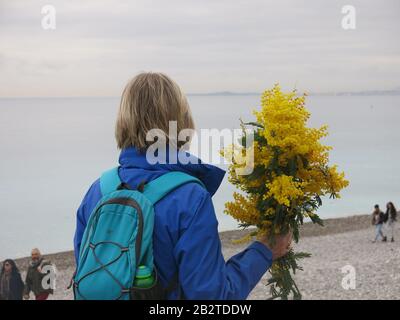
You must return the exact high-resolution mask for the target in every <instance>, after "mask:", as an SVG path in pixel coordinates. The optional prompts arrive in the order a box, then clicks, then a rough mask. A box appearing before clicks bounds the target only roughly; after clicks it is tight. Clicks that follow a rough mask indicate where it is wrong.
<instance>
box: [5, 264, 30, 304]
mask: <svg viewBox="0 0 400 320" xmlns="http://www.w3.org/2000/svg"><path fill="white" fill-rule="evenodd" d="M23 291H24V282H23V281H22V279H21V274H20V273H19V270H18V268H17V265H16V264H15V262H14V261H13V260H11V259H7V260H5V261H4V263H3V267H2V268H1V273H0V300H22V293H23Z"/></svg>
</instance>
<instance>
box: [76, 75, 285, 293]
mask: <svg viewBox="0 0 400 320" xmlns="http://www.w3.org/2000/svg"><path fill="white" fill-rule="evenodd" d="M171 123H174V124H175V127H176V128H177V131H178V134H179V133H180V132H182V130H185V129H194V121H193V119H192V116H191V112H190V109H189V105H188V103H187V100H186V97H185V96H184V95H183V93H182V92H181V90H180V88H179V87H178V85H177V84H176V83H175V82H174V81H172V80H171V79H170V78H169V77H168V76H166V75H164V74H161V73H141V74H139V75H137V76H136V77H135V78H133V79H132V80H131V81H130V82H129V83H128V85H127V86H126V88H125V90H124V92H123V94H122V98H121V104H120V108H119V112H118V116H117V122H116V130H115V136H116V140H117V145H118V147H119V149H121V154H120V157H119V164H120V167H119V172H118V173H119V176H120V179H121V180H122V181H123V182H124V183H126V184H128V185H129V186H130V187H131V188H135V189H136V188H138V186H139V185H141V183H142V182H143V181H146V182H149V181H151V180H153V179H155V178H158V177H160V176H161V175H163V174H165V173H167V172H170V171H181V172H184V173H187V174H189V175H192V176H195V177H196V178H198V179H200V180H201V181H202V182H203V184H204V186H205V189H204V188H203V187H202V186H200V185H198V184H196V183H187V184H185V185H182V186H181V187H179V188H177V189H175V190H174V191H172V192H171V193H169V194H168V195H167V196H165V197H164V198H163V199H162V200H160V201H159V202H157V203H156V205H155V207H154V208H155V223H154V233H153V248H154V263H155V265H156V267H157V270H158V272H159V276H160V279H161V284H162V285H163V286H164V287H166V286H167V284H169V283H170V282H171V281H172V279H173V277H174V275H176V274H178V275H179V276H178V281H177V282H178V284H177V287H178V288H177V289H175V290H174V291H172V292H171V294H170V295H169V296H168V298H169V299H177V298H179V297H180V296H182V295H183V296H184V297H185V298H186V299H245V298H247V296H248V295H249V293H250V292H251V290H252V289H253V288H254V287H255V285H256V284H257V283H258V282H259V281H260V279H261V277H262V276H263V275H264V273H265V272H266V271H267V270H268V269H269V268H270V267H271V264H272V261H273V260H274V259H277V258H279V257H281V256H283V255H285V254H286V253H287V251H288V249H289V245H290V242H291V235H289V234H288V235H284V236H281V237H278V239H277V241H275V243H274V245H271V244H270V243H269V242H268V240H267V238H265V239H260V240H259V241H255V242H253V243H252V244H251V245H249V246H248V247H247V248H246V249H245V250H244V251H242V252H240V253H238V254H236V255H235V256H233V257H232V258H230V259H229V260H228V261H227V262H225V260H224V257H223V255H222V252H221V242H220V239H219V235H218V221H217V218H216V215H215V212H214V207H213V203H212V200H211V197H212V196H213V195H214V193H215V192H216V191H217V189H218V187H219V185H220V183H221V181H222V179H223V177H224V174H225V172H224V171H223V170H221V169H219V168H217V167H215V166H212V165H208V164H203V163H201V161H198V163H195V162H196V161H193V159H194V157H193V156H191V160H192V161H190V162H189V163H187V161H181V157H176V156H177V154H181V153H182V152H183V151H182V150H180V151H179V148H181V147H183V145H184V143H186V141H184V142H180V141H178V139H176V135H175V136H174V135H171V134H169V133H170V132H169V128H170V124H171ZM152 129H157V130H158V132H163V133H164V134H165V141H166V142H167V143H168V144H169V147H171V146H176V147H177V148H175V150H172V152H171V149H169V150H168V152H167V153H168V155H169V157H168V159H167V161H166V162H158V163H154V162H153V161H149V159H148V158H147V157H146V151H147V150H148V149H149V147H150V146H151V145H152V144H153V143H154V141H148V138H149V135H148V134H150V133H151V131H152ZM189 131H190V130H189ZM189 140H190V139H189ZM186 147H187V145H186ZM172 149H173V148H172ZM176 149H178V150H176ZM175 152H176V153H177V154H175ZM171 155H172V158H174V161H170V160H169V159H170V156H171ZM185 159H187V158H185ZM100 198H101V191H100V183H99V180H96V181H95V182H94V183H93V184H92V186H91V187H90V189H89V191H88V192H87V194H86V196H85V197H84V199H83V201H82V204H81V205H80V207H79V209H78V213H77V228H76V233H75V239H74V244H75V246H74V249H75V257H76V261H77V262H78V259H79V249H80V245H81V241H82V235H83V232H84V229H85V226H86V224H87V221H88V219H89V216H90V214H91V212H92V210H93V208H94V207H95V206H96V203H97V202H98V201H99V200H100Z"/></svg>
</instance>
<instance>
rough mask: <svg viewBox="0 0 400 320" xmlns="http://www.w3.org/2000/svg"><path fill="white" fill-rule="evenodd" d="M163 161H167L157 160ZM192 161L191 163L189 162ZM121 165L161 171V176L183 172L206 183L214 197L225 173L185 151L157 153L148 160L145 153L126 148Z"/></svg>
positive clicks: (120, 160) (123, 151) (122, 152)
mask: <svg viewBox="0 0 400 320" xmlns="http://www.w3.org/2000/svg"><path fill="white" fill-rule="evenodd" d="M157 159H158V160H159V159H162V160H165V161H159V162H158V163H157V161H156V160H157ZM188 160H190V161H188ZM119 163H120V165H121V167H123V168H127V169H128V168H140V169H143V170H148V171H160V173H161V174H163V173H166V172H168V171H181V172H184V173H187V174H190V175H191V176H194V177H196V178H198V179H199V180H201V182H203V183H204V185H205V187H206V188H207V191H208V192H209V193H210V194H211V196H212V195H214V193H215V192H216V191H217V190H218V188H219V186H220V185H221V182H222V179H223V178H224V175H225V171H224V170H222V169H220V168H218V167H216V166H213V165H210V164H206V163H203V162H202V161H201V160H200V159H198V158H197V157H195V156H193V155H191V154H190V153H188V152H184V151H178V152H177V151H175V152H174V153H172V152H171V153H170V152H168V150H166V151H165V153H162V154H161V153H160V152H159V153H157V154H156V155H155V156H151V155H150V156H149V157H148V158H146V153H145V152H140V151H138V150H137V149H136V148H134V147H130V148H126V149H124V150H122V151H121V154H120V157H119Z"/></svg>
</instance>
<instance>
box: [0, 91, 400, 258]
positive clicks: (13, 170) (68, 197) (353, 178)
mask: <svg viewBox="0 0 400 320" xmlns="http://www.w3.org/2000/svg"><path fill="white" fill-rule="evenodd" d="M188 100H189V104H190V106H191V110H192V113H193V117H194V119H195V122H196V128H197V129H198V130H200V129H218V130H222V129H230V130H233V129H238V128H240V119H242V120H243V121H245V122H246V121H253V120H254V116H253V115H252V110H253V109H255V108H258V107H259V105H260V96H259V95H256V94H247V95H189V96H188ZM118 105H119V98H117V97H115V98H114V97H110V98H90V97H84V98H1V99H0V260H2V259H5V258H17V257H23V256H26V255H29V254H30V250H31V248H33V247H38V248H40V249H41V250H42V252H43V253H55V252H59V251H65V250H71V249H72V248H73V236H74V230H75V223H76V210H77V208H78V206H79V204H80V201H81V199H82V197H83V196H84V194H85V193H86V191H87V189H88V188H89V186H90V185H91V183H92V182H93V181H94V180H95V179H97V178H98V177H99V175H100V173H101V172H103V171H104V170H106V169H108V168H111V167H113V166H115V165H116V164H117V160H118V155H119V151H118V149H117V147H116V143H115V139H114V125H115V118H116V113H117V109H118ZM306 106H307V108H308V109H309V111H310V112H311V117H310V120H309V125H310V126H313V127H319V126H321V125H325V124H326V125H328V130H329V136H328V137H327V138H325V139H324V143H326V144H328V145H330V146H332V147H333V150H332V151H331V153H330V163H331V164H337V165H338V166H339V169H340V170H342V171H344V172H345V173H346V177H347V179H348V180H349V181H350V185H349V187H348V188H347V189H346V190H344V191H343V192H342V197H341V198H340V199H336V200H332V199H323V206H322V207H321V208H320V210H319V211H318V213H319V215H320V216H321V217H322V218H337V217H345V216H351V215H358V214H368V213H370V212H372V209H373V206H374V205H375V204H379V205H380V206H381V207H385V205H386V203H387V202H388V201H393V202H394V204H395V205H398V206H399V207H400V170H399V159H400V144H399V142H400V96H399V95H376V96H373V95H315V96H309V97H307V101H306ZM193 152H195V151H193ZM208 158H210V159H202V160H203V161H205V162H213V163H214V162H215V159H214V160H213V159H212V156H210V157H208ZM215 164H216V165H219V166H220V167H222V168H224V169H226V164H224V163H223V162H222V161H220V162H219V163H215ZM233 192H234V187H233V186H231V185H230V184H229V183H228V181H227V178H226V177H225V179H224V181H223V183H222V185H221V187H220V188H219V190H218V192H217V193H216V194H215V195H214V197H213V202H214V207H215V211H216V215H217V218H218V220H219V230H220V231H224V230H234V229H237V228H238V224H237V222H236V221H235V220H233V219H232V218H231V217H230V216H228V215H226V214H224V212H223V211H224V203H225V202H227V201H229V200H231V199H232V193H233Z"/></svg>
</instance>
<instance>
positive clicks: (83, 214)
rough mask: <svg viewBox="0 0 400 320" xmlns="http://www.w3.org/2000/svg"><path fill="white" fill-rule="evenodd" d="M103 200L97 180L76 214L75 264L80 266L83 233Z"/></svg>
mask: <svg viewBox="0 0 400 320" xmlns="http://www.w3.org/2000/svg"><path fill="white" fill-rule="evenodd" d="M100 198H101V191H100V180H99V179H97V180H96V181H95V182H94V183H93V184H92V185H91V186H90V188H89V190H88V191H87V193H86V194H85V197H84V198H83V200H82V203H81V204H80V206H79V208H78V211H77V213H76V229H75V235H74V254H75V262H76V264H78V260H79V250H80V247H81V242H82V237H83V233H84V232H85V228H86V224H87V221H88V219H89V216H90V214H91V212H92V210H93V209H94V207H95V206H96V204H97V202H98V201H99V200H100Z"/></svg>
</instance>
